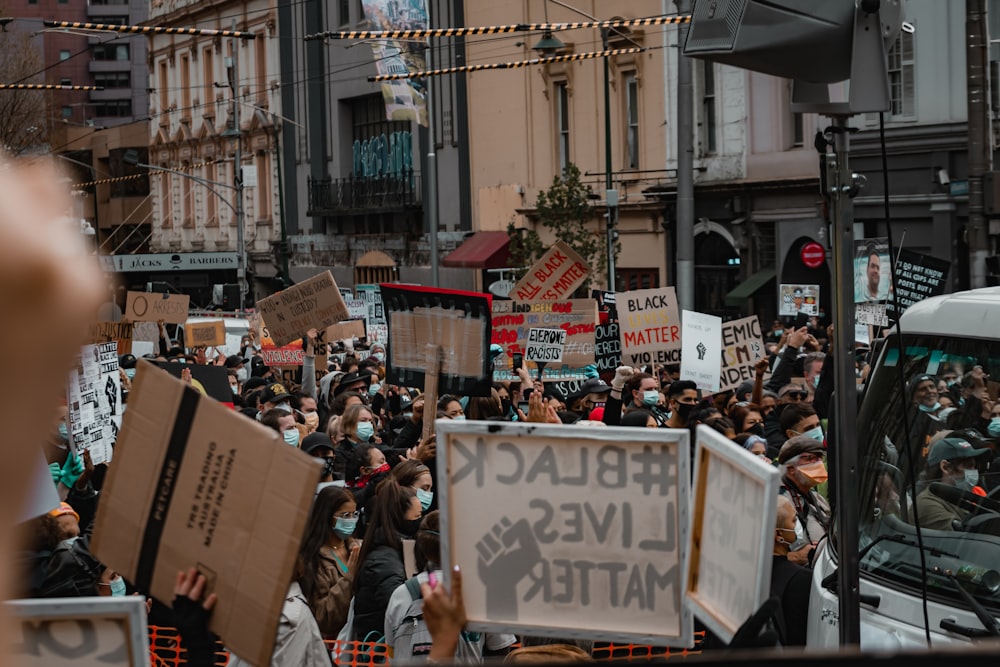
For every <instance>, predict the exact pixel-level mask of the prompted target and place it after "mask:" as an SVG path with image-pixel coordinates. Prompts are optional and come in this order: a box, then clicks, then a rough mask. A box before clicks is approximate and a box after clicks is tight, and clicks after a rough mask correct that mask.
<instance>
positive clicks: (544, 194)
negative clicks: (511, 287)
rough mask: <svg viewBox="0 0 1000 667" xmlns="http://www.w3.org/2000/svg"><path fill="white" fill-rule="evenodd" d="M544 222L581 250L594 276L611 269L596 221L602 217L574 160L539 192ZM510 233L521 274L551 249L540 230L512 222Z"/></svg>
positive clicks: (539, 210) (513, 264)
mask: <svg viewBox="0 0 1000 667" xmlns="http://www.w3.org/2000/svg"><path fill="white" fill-rule="evenodd" d="M535 210H536V211H537V217H538V221H539V222H540V223H541V225H542V226H543V227H544V228H545V229H547V230H548V231H549V232H551V233H552V235H553V236H555V238H556V239H558V240H560V241H562V242H564V243H565V244H566V245H568V246H569V247H571V248H572V249H573V250H575V251H576V252H578V253H579V254H580V255H581V256H582V257H583V258H584V259H585V260H587V263H588V264H589V265H590V266H591V268H592V269H593V270H594V273H593V274H592V276H591V279H590V280H588V281H587V282H586V283H585V284H584V286H583V287H584V288H587V287H589V286H590V283H591V281H592V280H593V278H594V277H597V276H601V275H604V274H606V273H607V265H608V253H607V244H606V242H605V237H604V232H603V229H602V227H601V225H595V224H593V223H594V222H595V221H596V220H598V219H599V218H598V217H597V216H596V215H595V213H594V209H593V207H592V206H591V204H590V188H589V187H587V186H586V185H584V184H583V183H582V182H581V181H580V169H579V168H577V166H576V165H574V164H572V163H570V164H568V165H567V166H566V168H565V169H564V170H563V173H562V174H560V175H558V176H556V177H555V178H553V179H552V185H551V186H549V188H548V189H547V190H543V191H541V192H539V193H538V199H537V200H536V202H535ZM507 234H508V235H509V236H510V239H511V242H510V264H511V267H513V268H514V269H516V270H517V271H516V272H517V273H518V275H519V276H520V275H523V274H524V272H525V271H527V270H528V269H529V268H530V267H531V265H532V264H533V263H534V262H535V261H536V260H537V259H538V258H539V257H541V256H542V255H544V254H545V252H546V250H548V246H547V245H546V244H544V243H543V242H542V239H541V237H540V236H539V234H538V232H536V231H535V230H533V229H521V228H517V227H515V226H514V223H513V222H511V223H510V224H508V225H507Z"/></svg>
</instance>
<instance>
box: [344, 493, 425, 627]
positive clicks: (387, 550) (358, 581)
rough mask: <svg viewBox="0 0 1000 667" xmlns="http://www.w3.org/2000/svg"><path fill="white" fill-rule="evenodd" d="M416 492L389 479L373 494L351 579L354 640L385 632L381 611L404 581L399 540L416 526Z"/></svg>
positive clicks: (411, 533) (413, 533) (413, 532)
mask: <svg viewBox="0 0 1000 667" xmlns="http://www.w3.org/2000/svg"><path fill="white" fill-rule="evenodd" d="M420 516H421V508H420V501H419V500H417V494H416V492H415V491H414V490H413V489H411V488H409V487H403V486H400V485H399V483H398V482H397V481H396V480H395V479H394V478H392V477H391V476H390V477H389V478H387V479H385V480H384V481H383V482H381V483H380V484H379V486H378V489H377V491H376V493H375V502H374V503H373V506H372V514H371V517H370V519H369V521H368V529H367V531H366V532H365V540H364V543H363V544H362V546H361V556H360V560H361V567H360V569H359V571H358V576H357V577H355V579H354V627H353V636H352V637H350V639H353V640H355V641H370V640H371V637H381V636H382V635H383V633H384V631H385V612H386V609H387V607H388V606H389V598H390V597H392V593H393V591H395V590H396V587H397V586H399V585H400V584H402V583H403V582H405V581H406V569H405V567H404V565H403V542H402V540H403V539H413V537H414V536H416V534H417V530H418V529H419V527H420Z"/></svg>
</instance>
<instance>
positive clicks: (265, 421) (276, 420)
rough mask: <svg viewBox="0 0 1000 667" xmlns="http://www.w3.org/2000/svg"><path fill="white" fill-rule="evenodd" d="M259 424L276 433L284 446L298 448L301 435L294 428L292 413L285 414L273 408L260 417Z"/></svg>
mask: <svg viewBox="0 0 1000 667" xmlns="http://www.w3.org/2000/svg"><path fill="white" fill-rule="evenodd" d="M260 423H261V424H262V425H264V426H267V427H268V428H272V429H274V430H275V431H277V432H278V433H279V434H280V435H281V437H282V439H283V440H284V441H285V444H287V445H290V446H292V447H298V446H299V440H300V437H301V434H300V433H299V429H298V428H296V426H295V415H293V414H292V413H290V412H285V411H284V410H282V409H280V408H273V409H271V410H268V411H267V412H265V413H264V414H263V416H261V418H260Z"/></svg>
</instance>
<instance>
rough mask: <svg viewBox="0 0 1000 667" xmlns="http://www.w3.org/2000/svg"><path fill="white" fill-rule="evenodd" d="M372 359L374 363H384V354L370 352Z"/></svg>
mask: <svg viewBox="0 0 1000 667" xmlns="http://www.w3.org/2000/svg"><path fill="white" fill-rule="evenodd" d="M372 357H374V359H375V361H377V362H379V363H380V364H381V363H383V362H384V361H385V353H384V352H372Z"/></svg>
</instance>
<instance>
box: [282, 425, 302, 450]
mask: <svg viewBox="0 0 1000 667" xmlns="http://www.w3.org/2000/svg"><path fill="white" fill-rule="evenodd" d="M281 437H282V438H284V439H285V443H286V444H289V445H291V446H292V447H298V446H299V429H297V428H290V429H288V430H287V431H283V432H282V433H281Z"/></svg>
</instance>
